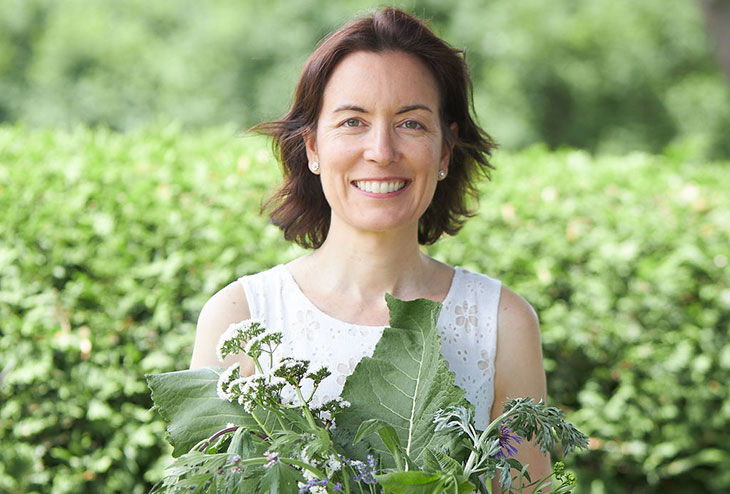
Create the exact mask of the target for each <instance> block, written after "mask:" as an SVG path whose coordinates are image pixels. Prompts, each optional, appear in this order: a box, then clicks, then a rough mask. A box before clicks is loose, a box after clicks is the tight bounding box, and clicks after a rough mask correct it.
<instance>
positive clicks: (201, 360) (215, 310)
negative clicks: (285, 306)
mask: <svg viewBox="0 0 730 494" xmlns="http://www.w3.org/2000/svg"><path fill="white" fill-rule="evenodd" d="M249 317H251V315H250V313H249V310H248V303H247V302H246V295H245V293H244V291H243V287H242V286H241V284H240V283H238V282H237V281H234V282H233V283H231V284H229V285H228V286H226V287H225V288H223V289H221V290H220V291H219V292H218V293H216V294H215V295H213V296H212V297H211V298H210V300H208V301H207V302H206V303H205V305H204V306H203V309H202V310H201V311H200V316H199V317H198V326H197V329H196V331H195V344H194V345H193V357H192V359H191V360H190V368H191V369H197V368H199V367H205V366H209V365H210V366H225V367H227V366H229V365H231V364H233V363H235V362H240V364H241V375H250V374H253V372H254V363H253V360H251V358H250V357H248V356H247V355H244V354H239V355H229V356H228V357H226V359H225V360H224V361H223V363H221V362H220V361H219V360H218V357H217V356H216V353H215V348H216V346H217V345H218V340H219V339H220V337H221V335H222V334H223V333H224V332H225V330H226V329H228V326H230V325H231V324H234V323H237V322H240V321H243V320H245V319H248V318H249Z"/></svg>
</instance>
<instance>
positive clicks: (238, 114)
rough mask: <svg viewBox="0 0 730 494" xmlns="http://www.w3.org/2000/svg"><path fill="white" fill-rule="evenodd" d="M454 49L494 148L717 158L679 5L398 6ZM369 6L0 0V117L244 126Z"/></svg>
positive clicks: (115, 124) (701, 59)
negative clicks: (324, 41) (463, 61)
mask: <svg viewBox="0 0 730 494" xmlns="http://www.w3.org/2000/svg"><path fill="white" fill-rule="evenodd" d="M392 3H393V4H394V5H399V6H403V7H405V8H408V9H410V10H412V11H413V12H415V13H416V14H419V15H422V16H424V17H426V18H428V19H431V20H432V24H433V26H434V27H435V28H436V30H437V32H439V33H440V34H441V35H442V36H444V37H445V38H446V39H447V40H449V41H450V42H451V43H453V44H454V45H455V46H457V47H463V48H465V49H466V51H467V60H468V61H469V63H470V64H471V68H472V73H473V76H474V80H475V98H476V107H477V110H478V113H479V115H481V117H482V120H483V123H484V124H485V126H486V127H487V128H488V129H489V130H490V131H491V132H492V133H493V134H494V137H495V138H496V139H497V141H498V142H500V143H501V144H502V145H503V146H504V147H505V148H510V149H516V148H522V147H524V146H527V145H530V144H532V143H536V142H544V143H547V144H548V146H549V147H551V148H556V147H559V146H560V145H564V144H565V145H569V146H574V147H580V148H585V149H589V150H602V151H609V152H612V153H623V152H627V151H633V150H644V151H651V152H662V151H663V150H664V148H665V147H666V146H669V145H679V146H681V147H684V148H686V149H690V148H691V149H692V151H693V152H694V153H695V154H696V155H697V156H701V157H705V156H708V157H713V156H714V157H725V158H728V157H730V140H729V139H727V129H728V128H730V88H729V87H728V84H727V82H728V81H727V80H726V79H725V78H724V77H723V76H722V73H721V72H720V70H719V69H718V67H717V66H716V64H715V62H714V60H713V58H712V56H711V54H710V48H709V46H710V43H709V42H708V39H707V36H706V33H705V30H704V28H703V24H702V20H701V15H700V10H699V7H698V3H697V2H695V1H688V0H642V1H641V2H636V1H633V0H581V1H575V0H521V1H519V2H514V1H510V0H460V1H459V2H443V1H434V0H399V1H395V2H392ZM373 5H374V2H373V1H372V0H347V1H340V2H327V1H325V0H298V1H296V2H292V1H290V0H247V1H246V2H241V1H238V0H218V1H216V2H196V1H192V0H180V1H176V2H147V1H140V0H100V1H95V2H88V1H84V0H64V1H63V2H56V1H52V0H5V1H3V2H2V3H0V121H5V122H15V121H22V122H27V123H29V124H32V125H35V126H41V127H47V126H59V125H61V126H73V125H75V124H77V123H84V124H88V125H98V124H103V125H105V126H109V127H110V128H112V129H116V130H129V129H134V128H137V127H140V126H146V125H149V124H150V123H155V122H157V121H158V120H161V121H163V122H168V121H170V120H175V121H179V122H180V123H182V124H183V125H184V126H186V127H189V128H199V127H204V126H207V125H215V126H218V125H220V124H221V123H224V122H231V123H232V124H234V125H235V126H236V127H237V128H247V127H249V126H251V125H253V124H255V123H258V122H260V121H261V120H268V119H273V118H276V117H277V116H278V115H280V114H281V113H283V111H284V110H285V108H286V106H287V103H288V101H289V98H290V95H291V93H292V89H293V87H294V84H295V81H296V78H297V76H298V73H299V68H300V67H301V66H302V65H303V63H304V60H305V58H306V56H307V55H308V54H309V53H310V52H311V51H312V49H313V47H314V46H315V44H316V43H317V41H318V40H319V39H321V38H322V37H323V36H324V35H325V34H326V33H328V32H330V31H331V30H333V29H335V28H336V27H337V26H339V25H340V24H341V23H342V22H344V21H345V20H346V19H348V18H349V17H351V16H352V15H353V14H354V13H355V12H357V11H360V10H367V9H369V8H372V7H373Z"/></svg>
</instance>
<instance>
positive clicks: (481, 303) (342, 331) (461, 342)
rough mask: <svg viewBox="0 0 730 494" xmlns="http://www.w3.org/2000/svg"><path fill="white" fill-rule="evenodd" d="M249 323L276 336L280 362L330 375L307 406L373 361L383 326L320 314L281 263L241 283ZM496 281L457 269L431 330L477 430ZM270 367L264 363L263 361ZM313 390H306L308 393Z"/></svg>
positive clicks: (488, 392) (488, 401)
mask: <svg viewBox="0 0 730 494" xmlns="http://www.w3.org/2000/svg"><path fill="white" fill-rule="evenodd" d="M239 281H240V282H241V284H242V285H243V289H244V291H245V293H246V300H247V301H248V308H249V311H250V313H251V318H252V319H258V320H260V321H261V322H262V323H263V325H264V326H265V327H266V328H268V329H271V330H275V331H281V332H282V334H283V338H282V344H281V345H280V346H279V348H278V349H277V350H276V352H274V365H276V364H277V363H278V361H279V360H280V359H281V358H284V357H293V358H297V359H307V360H309V361H310V362H311V364H310V369H312V370H317V369H319V368H320V367H322V366H325V367H327V368H328V369H329V370H330V372H331V373H332V374H331V375H330V376H329V377H328V378H326V379H325V380H324V381H323V382H322V383H321V384H320V386H319V388H318V389H317V392H316V393H315V395H314V398H313V402H312V405H313V406H318V405H319V404H320V403H322V402H325V401H328V400H330V399H332V398H334V397H336V396H339V395H340V393H342V387H343V385H344V384H345V378H346V377H347V376H349V375H350V374H352V372H353V371H354V370H355V366H356V365H357V364H358V362H360V360H361V359H362V358H363V357H369V356H372V354H373V350H374V349H375V345H376V343H377V342H378V340H379V339H380V336H381V335H382V333H383V327H382V326H364V325H360V324H350V323H346V322H343V321H340V320H338V319H335V318H333V317H331V316H329V315H327V314H325V313H324V312H322V311H321V310H319V309H318V308H317V307H316V306H315V305H314V304H313V303H312V301H310V300H309V299H308V298H307V297H306V296H305V295H304V293H303V292H302V291H301V289H300V288H299V286H298V285H297V284H296V282H295V281H294V278H292V276H291V274H290V273H289V270H288V269H287V268H286V267H285V266H284V265H282V264H280V265H278V266H275V267H273V268H271V269H269V270H267V271H263V272H261V273H257V274H254V275H250V276H244V277H242V278H239ZM500 291H501V283H500V282H499V281H498V280H494V279H492V278H489V277H488V276H485V275H483V274H479V273H473V272H471V271H467V270H465V269H462V268H459V267H456V268H455V272H454V277H453V280H452V282H451V287H450V289H449V292H448V294H447V295H446V298H445V299H444V301H443V308H442V309H441V313H440V314H439V318H438V321H437V327H438V332H439V335H440V336H441V354H442V355H443V356H444V359H445V360H446V365H447V366H448V367H449V369H451V370H452V371H453V372H454V375H455V378H456V379H455V381H456V384H457V385H458V386H460V387H461V388H462V389H464V390H465V391H466V398H467V400H469V402H470V403H472V404H473V405H474V408H475V412H476V413H475V417H474V418H475V425H476V427H477V428H480V429H484V428H486V427H487V425H488V424H489V414H490V410H491V408H492V402H493V401H494V359H495V354H496V349H497V311H498V308H499V296H500ZM262 360H264V361H262V362H261V364H262V367H263V368H264V370H268V368H269V362H268V358H264V359H262ZM310 389H311V388H310Z"/></svg>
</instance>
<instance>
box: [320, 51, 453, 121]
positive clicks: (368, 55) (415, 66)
mask: <svg viewBox="0 0 730 494" xmlns="http://www.w3.org/2000/svg"><path fill="white" fill-rule="evenodd" d="M438 94H439V91H438V87H437V84H436V80H435V78H434V76H433V74H432V73H431V71H430V70H429V69H428V68H427V67H426V65H425V64H424V63H423V62H421V61H420V60H419V59H418V58H416V57H414V56H412V55H408V54H407V53H404V52H399V51H386V52H379V53H375V52H368V51H357V52H355V53H351V54H349V55H347V56H346V57H345V58H343V59H342V61H340V63H339V64H337V67H336V68H335V70H334V71H333V73H332V75H331V76H330V79H329V81H328V82H327V85H326V86H325V90H324V98H323V102H322V110H323V111H328V110H329V111H331V110H333V109H334V108H336V107H337V106H339V105H341V104H358V105H368V106H369V107H374V108H373V109H375V108H380V107H383V108H387V107H389V106H391V105H396V106H398V105H401V106H405V105H412V104H417V103H420V104H424V105H427V106H429V107H430V108H432V109H433V110H434V113H437V110H438V101H439V98H438Z"/></svg>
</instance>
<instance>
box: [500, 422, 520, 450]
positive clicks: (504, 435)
mask: <svg viewBox="0 0 730 494" xmlns="http://www.w3.org/2000/svg"><path fill="white" fill-rule="evenodd" d="M510 441H514V442H515V443H516V444H520V443H521V442H522V438H521V437H520V436H518V435H517V434H514V431H513V430H512V428H511V427H510V426H508V425H505V424H502V425H500V426H499V446H500V448H501V449H500V450H499V451H498V452H497V454H496V457H497V458H508V457H510V456H514V455H516V454H517V448H515V446H514V445H513V444H512V443H511V442H510Z"/></svg>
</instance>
